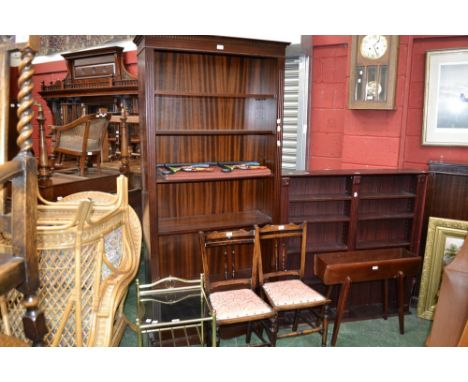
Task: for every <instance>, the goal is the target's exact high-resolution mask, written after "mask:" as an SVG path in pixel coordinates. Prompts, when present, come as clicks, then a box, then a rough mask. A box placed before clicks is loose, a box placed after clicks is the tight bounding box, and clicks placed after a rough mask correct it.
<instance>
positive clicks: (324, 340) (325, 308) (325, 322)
mask: <svg viewBox="0 0 468 382" xmlns="http://www.w3.org/2000/svg"><path fill="white" fill-rule="evenodd" d="M322 314H323V315H322V346H327V339H328V304H327V305H324V306H323V310H322Z"/></svg>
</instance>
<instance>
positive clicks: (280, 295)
mask: <svg viewBox="0 0 468 382" xmlns="http://www.w3.org/2000/svg"><path fill="white" fill-rule="evenodd" d="M263 290H264V291H265V294H266V295H267V297H268V300H269V301H270V303H271V304H272V305H273V307H275V308H279V309H287V308H291V309H294V308H295V307H297V306H299V305H307V306H312V305H314V303H317V305H320V304H322V303H323V302H324V301H325V300H326V298H325V297H324V296H322V295H321V294H320V293H318V292H317V291H315V290H314V289H312V288H310V287H309V286H308V285H306V284H304V283H303V282H302V281H301V280H283V281H274V282H269V283H265V284H264V285H263Z"/></svg>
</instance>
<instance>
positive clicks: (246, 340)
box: [245, 321, 252, 344]
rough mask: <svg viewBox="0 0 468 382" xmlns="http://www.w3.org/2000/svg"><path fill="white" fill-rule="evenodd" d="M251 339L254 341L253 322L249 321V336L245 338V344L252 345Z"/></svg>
mask: <svg viewBox="0 0 468 382" xmlns="http://www.w3.org/2000/svg"><path fill="white" fill-rule="evenodd" d="M251 339H252V322H251V321H249V322H248V323H247V334H246V336H245V343H246V344H250V340H251Z"/></svg>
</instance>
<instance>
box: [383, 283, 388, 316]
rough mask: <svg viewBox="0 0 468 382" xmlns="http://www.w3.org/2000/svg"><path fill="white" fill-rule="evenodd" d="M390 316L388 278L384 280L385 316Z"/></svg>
mask: <svg viewBox="0 0 468 382" xmlns="http://www.w3.org/2000/svg"><path fill="white" fill-rule="evenodd" d="M387 317H388V280H387V279H385V280H383V318H384V320H386V319H387Z"/></svg>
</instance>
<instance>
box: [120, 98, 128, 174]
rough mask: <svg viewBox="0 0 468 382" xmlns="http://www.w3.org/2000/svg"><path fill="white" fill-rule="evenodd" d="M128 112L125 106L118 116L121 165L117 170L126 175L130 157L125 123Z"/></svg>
mask: <svg viewBox="0 0 468 382" xmlns="http://www.w3.org/2000/svg"><path fill="white" fill-rule="evenodd" d="M127 116H128V112H127V109H126V108H125V107H123V108H122V114H121V117H120V161H121V166H120V168H119V171H120V173H121V174H123V175H125V176H128V174H129V173H130V159H129V155H128V146H129V144H128V125H127Z"/></svg>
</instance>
